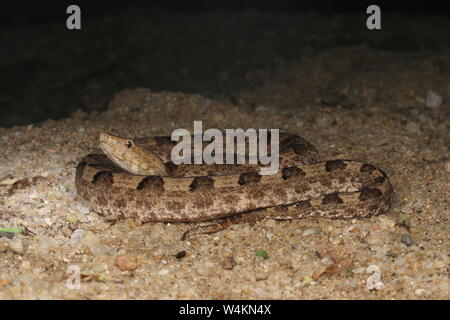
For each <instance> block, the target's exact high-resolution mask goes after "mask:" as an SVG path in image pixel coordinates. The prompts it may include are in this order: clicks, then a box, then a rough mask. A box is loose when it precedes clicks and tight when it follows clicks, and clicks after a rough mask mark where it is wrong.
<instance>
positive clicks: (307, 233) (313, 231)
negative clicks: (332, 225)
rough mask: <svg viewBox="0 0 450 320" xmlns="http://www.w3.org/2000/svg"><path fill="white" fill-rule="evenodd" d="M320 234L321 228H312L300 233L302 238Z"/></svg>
mask: <svg viewBox="0 0 450 320" xmlns="http://www.w3.org/2000/svg"><path fill="white" fill-rule="evenodd" d="M321 233H322V228H321V227H312V228H308V229H305V230H304V231H303V233H302V237H308V236H310V235H312V234H321Z"/></svg>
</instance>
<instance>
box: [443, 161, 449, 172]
mask: <svg viewBox="0 0 450 320" xmlns="http://www.w3.org/2000/svg"><path fill="white" fill-rule="evenodd" d="M444 168H445V171H447V172H450V161H447V162H446V163H445V165H444Z"/></svg>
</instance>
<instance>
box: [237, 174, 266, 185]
mask: <svg viewBox="0 0 450 320" xmlns="http://www.w3.org/2000/svg"><path fill="white" fill-rule="evenodd" d="M260 180H261V175H259V174H258V173H257V172H246V173H243V174H241V175H240V176H239V180H238V183H239V184H240V185H241V186H243V185H246V184H249V183H256V182H259V181H260Z"/></svg>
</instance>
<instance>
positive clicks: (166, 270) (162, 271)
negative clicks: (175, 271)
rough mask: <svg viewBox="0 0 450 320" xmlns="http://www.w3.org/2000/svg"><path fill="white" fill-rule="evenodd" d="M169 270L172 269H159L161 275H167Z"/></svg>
mask: <svg viewBox="0 0 450 320" xmlns="http://www.w3.org/2000/svg"><path fill="white" fill-rule="evenodd" d="M169 271H170V270H169V269H161V270H159V272H158V274H159V275H160V276H165V275H166V274H168V273H169Z"/></svg>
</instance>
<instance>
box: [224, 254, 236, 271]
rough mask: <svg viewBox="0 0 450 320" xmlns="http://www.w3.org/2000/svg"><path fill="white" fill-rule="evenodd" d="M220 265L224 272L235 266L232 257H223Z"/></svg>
mask: <svg viewBox="0 0 450 320" xmlns="http://www.w3.org/2000/svg"><path fill="white" fill-rule="evenodd" d="M221 265H222V268H224V269H225V270H231V269H233V268H234V266H235V265H236V260H234V258H233V257H225V258H224V259H223V260H222V263H221Z"/></svg>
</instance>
